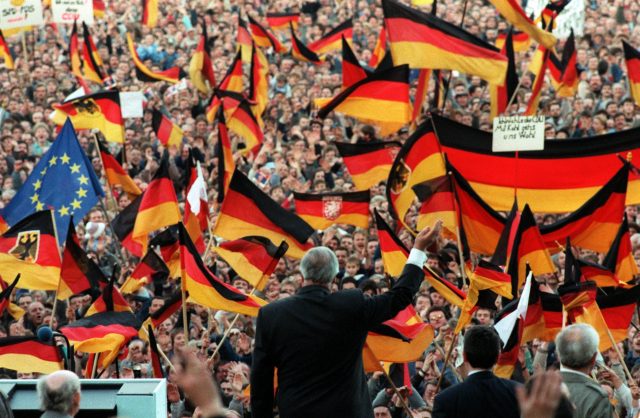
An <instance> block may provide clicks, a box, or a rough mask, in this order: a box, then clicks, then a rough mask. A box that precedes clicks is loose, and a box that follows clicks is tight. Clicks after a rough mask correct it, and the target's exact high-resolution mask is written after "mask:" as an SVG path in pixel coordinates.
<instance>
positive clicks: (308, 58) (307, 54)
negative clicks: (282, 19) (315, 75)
mask: <svg viewBox="0 0 640 418" xmlns="http://www.w3.org/2000/svg"><path fill="white" fill-rule="evenodd" d="M290 29H291V55H293V58H295V59H297V60H298V61H302V62H310V63H312V64H316V65H318V64H322V60H321V59H320V57H319V56H318V54H316V53H315V52H313V51H312V50H310V49H309V48H308V47H307V46H306V45H305V44H303V43H302V41H301V40H300V39H298V37H297V36H296V32H295V29H294V28H293V25H291V26H290Z"/></svg>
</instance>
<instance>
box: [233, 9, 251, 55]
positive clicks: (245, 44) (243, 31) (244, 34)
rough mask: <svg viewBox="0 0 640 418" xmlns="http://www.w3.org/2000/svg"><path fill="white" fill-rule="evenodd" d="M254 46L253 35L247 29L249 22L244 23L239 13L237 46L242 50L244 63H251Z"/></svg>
mask: <svg viewBox="0 0 640 418" xmlns="http://www.w3.org/2000/svg"><path fill="white" fill-rule="evenodd" d="M252 44H253V39H252V38H251V33H249V28H248V27H247V22H245V21H244V19H243V18H242V15H241V14H240V13H238V36H237V38H236V45H237V46H238V48H239V49H240V53H241V55H242V62H244V63H249V62H251V45H252Z"/></svg>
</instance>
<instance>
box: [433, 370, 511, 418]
mask: <svg viewBox="0 0 640 418" xmlns="http://www.w3.org/2000/svg"><path fill="white" fill-rule="evenodd" d="M516 385H517V383H516V382H514V381H512V380H507V379H501V378H499V377H497V376H496V375H494V374H493V372H491V371H482V372H478V373H474V374H472V375H471V376H469V377H467V378H466V379H465V380H464V381H463V382H462V383H459V384H457V385H453V386H451V387H449V388H447V389H445V390H444V391H442V392H440V393H439V394H438V395H437V396H436V398H435V401H434V403H433V413H432V414H431V416H432V417H433V418H445V417H446V418H457V417H459V418H470V417H473V418H495V417H500V418H519V417H520V408H519V407H518V400H517V399H516V394H515V388H516Z"/></svg>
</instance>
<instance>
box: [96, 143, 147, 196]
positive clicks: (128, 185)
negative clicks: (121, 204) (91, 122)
mask: <svg viewBox="0 0 640 418" xmlns="http://www.w3.org/2000/svg"><path fill="white" fill-rule="evenodd" d="M98 147H99V149H100V160H101V161H102V168H104V174H105V177H106V178H107V182H108V183H109V186H111V187H114V186H120V187H122V190H123V191H124V192H125V193H127V194H128V195H129V197H130V198H131V199H134V198H135V197H136V196H140V195H141V194H142V191H141V190H140V188H139V187H138V185H137V184H136V183H135V182H134V181H133V179H132V178H131V177H130V176H129V173H127V172H126V171H125V169H124V168H122V166H121V165H120V163H119V162H118V161H117V160H116V159H115V157H114V156H113V155H112V154H111V153H110V152H109V150H108V149H107V147H106V145H104V144H103V143H102V141H100V140H98Z"/></svg>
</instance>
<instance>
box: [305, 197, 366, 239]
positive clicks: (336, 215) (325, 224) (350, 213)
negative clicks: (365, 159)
mask: <svg viewBox="0 0 640 418" xmlns="http://www.w3.org/2000/svg"><path fill="white" fill-rule="evenodd" d="M293 198H294V201H295V207H296V213H297V214H298V216H300V217H301V218H302V219H304V220H305V221H306V222H307V223H308V224H309V225H311V226H312V227H313V228H314V229H319V230H324V229H327V228H329V227H330V226H331V225H335V224H346V225H352V226H356V227H359V228H363V229H366V228H368V227H369V200H370V198H371V196H370V193H369V190H365V191H361V192H346V193H321V194H310V193H297V192H294V193H293Z"/></svg>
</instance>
